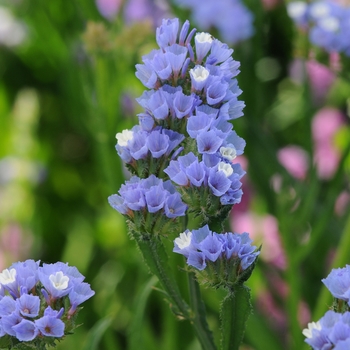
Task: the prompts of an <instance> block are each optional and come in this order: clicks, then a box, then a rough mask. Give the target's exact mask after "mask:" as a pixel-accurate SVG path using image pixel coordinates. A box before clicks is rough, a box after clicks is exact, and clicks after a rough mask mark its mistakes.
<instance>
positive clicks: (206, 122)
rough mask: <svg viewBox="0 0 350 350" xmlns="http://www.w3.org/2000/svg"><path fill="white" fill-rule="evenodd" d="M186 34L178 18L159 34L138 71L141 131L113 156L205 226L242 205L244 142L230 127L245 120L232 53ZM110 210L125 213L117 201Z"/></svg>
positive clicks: (123, 138) (124, 137) (129, 135)
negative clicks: (168, 190) (160, 185)
mask: <svg viewBox="0 0 350 350" xmlns="http://www.w3.org/2000/svg"><path fill="white" fill-rule="evenodd" d="M189 28H190V25H189V22H188V21H186V22H185V23H184V25H183V26H182V28H181V29H180V28H179V20H178V19H177V18H175V19H168V20H163V22H162V25H161V26H160V27H159V28H157V31H156V40H157V43H158V45H159V49H157V50H153V51H152V52H151V53H150V54H148V55H145V56H143V64H138V65H136V70H137V71H136V76H137V77H138V78H139V79H140V80H141V82H142V83H143V84H144V85H145V86H146V87H147V88H149V89H150V90H147V91H145V92H144V93H143V94H142V96H141V97H140V98H138V99H137V101H138V103H139V104H140V105H141V106H142V107H143V108H144V111H143V112H142V113H140V114H139V115H138V117H139V125H137V126H135V127H133V128H132V129H131V130H124V131H122V132H121V133H118V134H117V135H116V137H117V140H118V142H117V145H116V149H117V152H118V154H119V156H120V157H121V158H122V160H123V161H124V162H125V163H126V166H127V168H128V169H129V170H130V171H131V173H132V174H133V175H136V176H138V177H140V178H147V177H149V176H150V175H151V174H153V175H154V176H157V177H159V178H161V179H164V180H167V179H170V180H172V181H173V182H174V183H175V184H176V189H177V191H178V192H179V193H181V195H182V200H183V201H184V202H185V203H186V204H187V205H188V206H189V208H190V210H191V211H192V212H193V213H195V215H201V216H202V217H203V220H204V222H207V221H209V218H212V217H217V218H219V217H223V216H224V214H227V211H228V210H229V209H230V208H231V206H232V204H235V203H239V202H240V200H241V196H242V191H241V185H242V184H241V182H240V179H241V177H242V176H243V175H244V171H243V170H242V169H241V167H240V165H239V164H238V163H236V164H233V160H234V159H235V158H236V156H237V155H241V154H242V153H243V150H244V147H245V141H244V140H243V139H242V138H240V137H239V136H238V135H237V134H236V132H235V131H234V130H233V125H232V123H231V121H232V120H233V119H236V118H238V117H240V116H242V115H243V112H242V110H243V108H244V103H243V102H242V101H239V100H238V96H239V95H240V94H241V92H242V91H241V90H240V89H239V87H238V83H237V79H236V76H237V74H238V73H239V70H238V68H239V63H238V62H237V61H234V60H233V59H232V57H231V55H232V52H233V50H232V49H230V48H228V46H227V45H226V44H223V43H221V42H220V41H219V40H217V39H214V38H213V37H212V36H211V35H210V34H208V33H197V34H195V32H196V30H195V29H193V30H192V31H190V32H189ZM192 41H194V44H192ZM122 197H123V196H122ZM116 198H118V199H117V201H116ZM123 199H124V201H125V200H126V201H128V200H127V199H126V198H123ZM111 202H112V203H114V204H113V205H112V206H113V208H115V209H116V210H118V211H120V212H121V213H122V214H124V215H125V214H127V213H129V212H128V211H127V210H126V209H125V207H124V206H123V204H122V203H123V202H122V201H121V199H120V197H115V196H113V197H112V198H111V199H110V203H111ZM224 206H226V208H223V207H224ZM228 207H229V209H228ZM128 208H129V209H131V210H137V209H133V208H132V207H128ZM128 215H129V218H130V217H132V215H130V213H129V214H128Z"/></svg>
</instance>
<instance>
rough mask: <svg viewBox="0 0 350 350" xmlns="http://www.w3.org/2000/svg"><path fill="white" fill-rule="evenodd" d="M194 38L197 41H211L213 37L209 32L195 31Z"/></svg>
mask: <svg viewBox="0 0 350 350" xmlns="http://www.w3.org/2000/svg"><path fill="white" fill-rule="evenodd" d="M195 40H196V41H197V42H198V43H211V42H213V37H212V36H211V35H210V34H209V33H205V32H202V33H197V34H196V36H195Z"/></svg>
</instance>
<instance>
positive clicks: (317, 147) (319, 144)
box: [312, 107, 344, 179]
mask: <svg viewBox="0 0 350 350" xmlns="http://www.w3.org/2000/svg"><path fill="white" fill-rule="evenodd" d="M343 124H344V120H343V114H342V113H341V112H340V111H339V110H338V109H335V108H331V107H325V108H322V109H321V110H320V111H319V112H318V113H316V115H315V116H314V118H313V121H312V137H313V140H314V162H315V165H316V168H317V172H318V175H319V177H320V178H321V179H330V178H331V177H332V176H333V175H334V173H335V172H336V170H337V168H338V165H339V160H340V157H341V153H340V151H339V150H338V149H337V148H336V147H335V145H334V137H335V134H336V133H337V131H338V130H339V129H340V128H341V127H342V125H343Z"/></svg>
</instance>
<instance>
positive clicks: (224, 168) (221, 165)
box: [218, 162, 233, 177]
mask: <svg viewBox="0 0 350 350" xmlns="http://www.w3.org/2000/svg"><path fill="white" fill-rule="evenodd" d="M218 171H223V172H224V174H225V176H226V177H229V176H230V175H232V174H233V168H232V166H231V165H230V164H228V163H225V162H220V163H219V166H218Z"/></svg>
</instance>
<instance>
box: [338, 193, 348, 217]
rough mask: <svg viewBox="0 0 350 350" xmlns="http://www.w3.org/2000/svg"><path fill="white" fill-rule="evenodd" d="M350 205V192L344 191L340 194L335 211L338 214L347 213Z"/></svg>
mask: <svg viewBox="0 0 350 350" xmlns="http://www.w3.org/2000/svg"><path fill="white" fill-rule="evenodd" d="M349 207H350V192H347V191H343V192H342V193H340V195H339V196H338V198H337V200H336V202H335V207H334V211H335V213H336V214H337V215H338V216H342V215H344V214H345V213H348V212H349V209H350V208H349Z"/></svg>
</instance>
